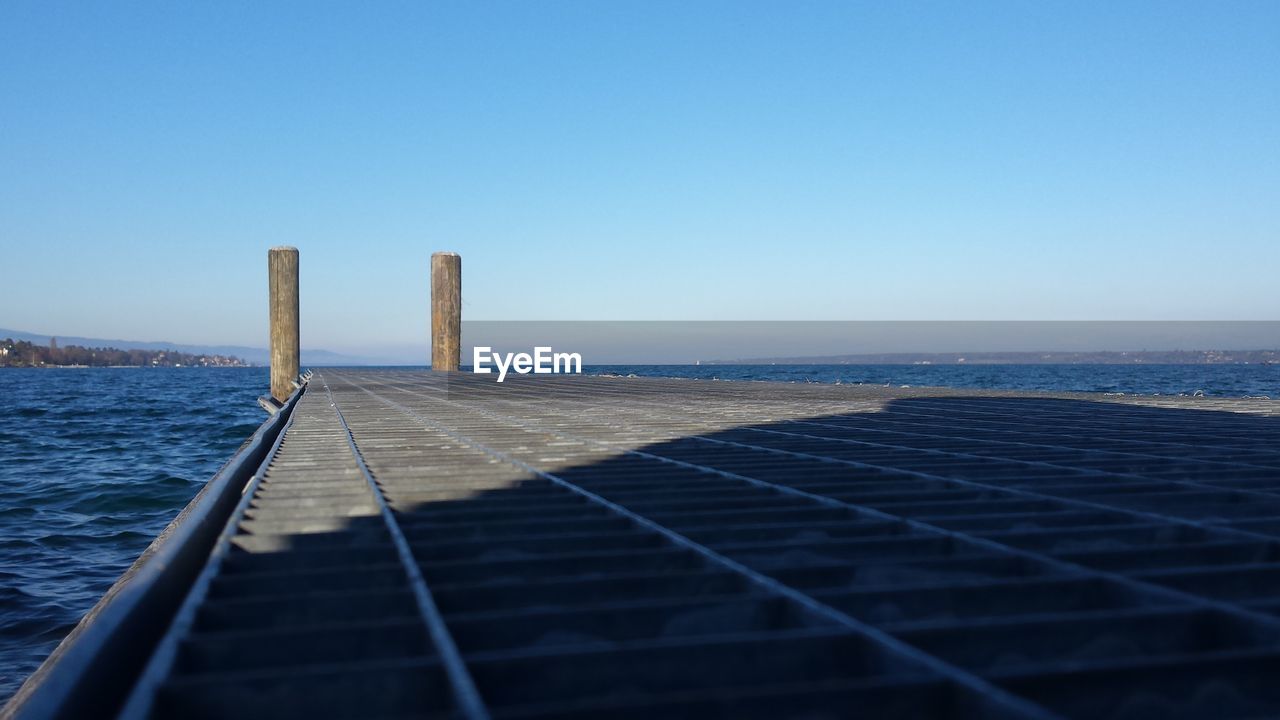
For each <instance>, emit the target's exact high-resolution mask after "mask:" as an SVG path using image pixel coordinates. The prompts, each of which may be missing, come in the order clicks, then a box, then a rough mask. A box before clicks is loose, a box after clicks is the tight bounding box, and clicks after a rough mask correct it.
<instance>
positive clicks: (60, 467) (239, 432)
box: [0, 368, 268, 701]
mask: <svg viewBox="0 0 1280 720" xmlns="http://www.w3.org/2000/svg"><path fill="white" fill-rule="evenodd" d="M267 383H268V376H267V371H266V369H264V368H210V369H197V368H145V369H143V368H92V369H89V368H85V369H49V370H46V369H4V370H0V398H3V406H2V407H3V409H2V411H0V701H2V700H4V699H6V698H8V697H9V696H10V695H11V694H12V693H13V692H14V691H15V690H17V687H18V685H19V684H21V682H22V680H23V679H25V677H26V676H27V675H28V674H29V673H30V672H31V671H32V670H34V669H35V668H36V667H37V666H38V665H39V664H40V662H41V661H42V660H43V659H44V657H45V656H46V655H48V654H49V652H50V651H52V650H53V648H54V647H55V646H56V645H57V644H58V642H59V641H60V640H61V639H62V637H63V636H64V635H66V634H67V632H69V631H70V630H71V628H73V627H75V624H76V622H78V621H79V619H80V616H81V615H83V614H84V613H85V611H86V610H88V609H89V608H90V607H92V606H93V604H94V603H95V602H97V600H98V598H99V597H101V595H102V594H103V593H104V592H105V591H106V589H107V588H108V587H110V586H111V583H113V582H114V581H115V579H116V578H117V577H118V576H119V575H120V573H122V572H124V570H125V569H126V568H128V566H129V565H130V564H131V563H132V562H133V561H134V559H136V558H137V556H138V555H139V554H140V553H141V552H142V551H143V549H145V548H146V547H147V545H148V544H149V543H150V542H151V540H152V538H154V537H155V536H156V535H157V534H158V533H159V532H160V530H162V529H163V528H164V526H165V525H166V524H168V523H169V521H170V520H172V519H173V517H174V515H176V514H177V513H178V511H179V510H181V509H182V507H183V505H185V504H186V503H187V502H188V501H189V500H190V499H191V498H192V497H193V496H194V495H195V494H196V492H197V491H199V489H200V486H201V485H202V484H203V483H204V482H205V481H207V480H208V479H209V478H210V477H212V476H213V474H214V473H215V472H217V470H218V468H219V467H220V466H221V465H222V463H223V462H225V461H226V460H227V459H228V458H230V457H231V455H232V454H234V453H235V451H236V449H237V448H238V447H239V446H240V444H241V443H242V442H243V441H244V439H245V438H246V437H248V436H249V435H250V434H252V433H253V431H254V429H255V428H257V426H258V425H259V424H260V423H261V422H262V421H263V420H264V419H265V418H266V413H264V412H263V411H262V410H261V409H260V408H259V407H258V406H257V404H256V398H257V396H258V395H260V394H262V390H263V388H264V387H266V386H267Z"/></svg>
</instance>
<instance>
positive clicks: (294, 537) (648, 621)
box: [123, 370, 1280, 718]
mask: <svg viewBox="0 0 1280 720" xmlns="http://www.w3.org/2000/svg"><path fill="white" fill-rule="evenodd" d="M287 410H288V408H287V409H286V411H287ZM1276 677H1280V403H1276V402H1273V401H1266V400H1219V399H1212V398H1159V397H1143V398H1134V397H1110V396H1101V395H1085V394H1067V395H1061V394H1059V395H1047V394H1046V395H1041V394H1026V393H1004V392H985V391H962V390H941V389H910V388H888V387H878V386H831V385H822V386H818V385H804V384H773V383H745V382H737V383H723V382H710V381H692V380H661V379H645V378H610V377H564V376H554V377H532V376H519V377H516V376H509V377H508V379H507V381H506V382H504V383H502V384H498V383H495V382H494V381H493V379H492V376H489V377H486V376H472V375H463V374H458V373H450V374H444V373H435V374H432V373H425V372H398V371H355V370H342V371H338V370H323V371H318V372H316V374H315V375H314V377H312V378H311V380H310V382H309V383H308V385H307V386H306V388H305V391H303V392H302V393H301V396H300V397H298V398H297V399H296V403H295V404H294V405H293V406H292V412H291V415H290V416H289V418H288V420H287V424H286V425H285V426H284V429H283V432H282V433H281V435H280V436H279V438H278V439H277V441H276V443H275V445H274V447H272V448H271V449H270V451H269V455H268V458H267V460H266V461H265V462H264V463H263V465H262V470H260V471H259V472H257V473H255V474H254V475H253V477H252V479H251V480H250V481H249V485H248V487H247V488H246V489H245V491H244V493H243V496H242V500H241V501H240V504H239V506H238V507H237V508H236V509H235V511H234V514H233V515H232V518H231V520H230V521H229V522H228V523H227V525H226V529H225V530H224V531H223V534H222V536H221V537H220V538H219V539H218V541H217V545H216V547H215V548H214V550H213V552H212V554H211V555H210V556H209V561H208V563H207V564H206V565H205V566H204V568H203V569H202V570H201V571H200V573H199V576H198V577H197V578H196V580H195V581H194V583H193V585H192V586H191V588H190V590H189V592H188V593H187V594H186V596H185V600H184V601H183V602H182V604H181V606H180V607H179V608H178V609H177V611H176V615H175V616H174V619H173V621H172V622H171V623H168V625H167V627H166V629H164V630H163V632H162V633H161V634H160V637H159V641H158V643H157V644H156V645H155V647H154V649H153V650H151V651H150V653H149V655H148V657H147V658H146V660H145V667H144V668H142V669H141V674H140V679H139V680H137V682H136V684H134V685H133V686H132V688H131V689H130V690H128V691H127V698H126V699H125V703H126V704H125V706H124V707H125V709H124V711H123V716H124V717H134V718H144V717H157V718H160V717H164V718H169V717H172V718H201V717H237V718H258V717H261V718H295V717H296V718H315V717H351V718H372V717H397V718H399V717H420V716H427V717H431V716H439V717H468V718H481V717H489V716H492V717H502V718H517V717H519V718H532V717H584V718H585V717H610V718H619V717H662V718H675V717H717V716H718V717H733V718H750V717H760V718H773V717H786V716H805V717H843V716H850V715H859V716H863V717H885V716H908V717H911V716H919V717H924V716H928V717H972V716H983V717H1053V716H1068V717H1081V718H1099V717H1171V718H1172V717H1233V716H1249V715H1254V716H1258V715H1274V714H1276V713H1277V712H1280V684H1277V683H1276V682H1275V678H1276Z"/></svg>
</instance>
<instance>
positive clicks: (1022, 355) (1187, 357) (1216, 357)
mask: <svg viewBox="0 0 1280 720" xmlns="http://www.w3.org/2000/svg"><path fill="white" fill-rule="evenodd" d="M699 362H700V364H702V365H1280V350H1135V351H1097V352H1062V351H1054V352H971V353H875V354H859V355H826V356H820V357H776V358H748V359H744V360H701V361H699Z"/></svg>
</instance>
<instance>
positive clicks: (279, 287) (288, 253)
mask: <svg viewBox="0 0 1280 720" xmlns="http://www.w3.org/2000/svg"><path fill="white" fill-rule="evenodd" d="M267 273H268V275H269V276H270V285H271V397H273V398H275V399H276V400H277V401H278V402H282V403H283V402H284V401H285V400H286V399H288V397H289V396H290V395H292V394H293V390H294V382H295V381H296V380H297V379H298V352H299V348H298V248H295V247H287V246H285V247H274V248H271V249H270V250H269V251H267Z"/></svg>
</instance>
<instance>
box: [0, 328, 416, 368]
mask: <svg viewBox="0 0 1280 720" xmlns="http://www.w3.org/2000/svg"><path fill="white" fill-rule="evenodd" d="M51 337H56V338H57V339H58V344H59V345H80V346H83V347H90V348H94V347H110V348H119V349H121V350H176V351H178V352H182V353H190V354H192V355H230V356H234V357H238V358H240V359H241V360H244V361H246V362H248V363H251V364H253V365H270V364H271V355H270V353H269V352H268V351H267V350H266V348H257V347H247V346H244V345H184V344H181V343H172V342H164V341H139V340H108V339H104V338H86V337H75V336H72V335H52V336H51V335H41V334H38V333H29V332H23V331H22V330H7V329H5V328H0V340H3V339H4V338H12V339H14V340H26V341H27V342H30V343H34V344H36V345H48V344H49V339H50V338H51ZM301 363H302V365H303V366H304V367H305V366H316V367H321V366H326V365H394V364H398V363H395V362H394V361H392V360H388V359H387V358H379V357H359V356H355V355H343V354H341V353H335V352H330V351H328V350H316V349H310V350H309V349H307V348H303V349H302V358H301Z"/></svg>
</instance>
